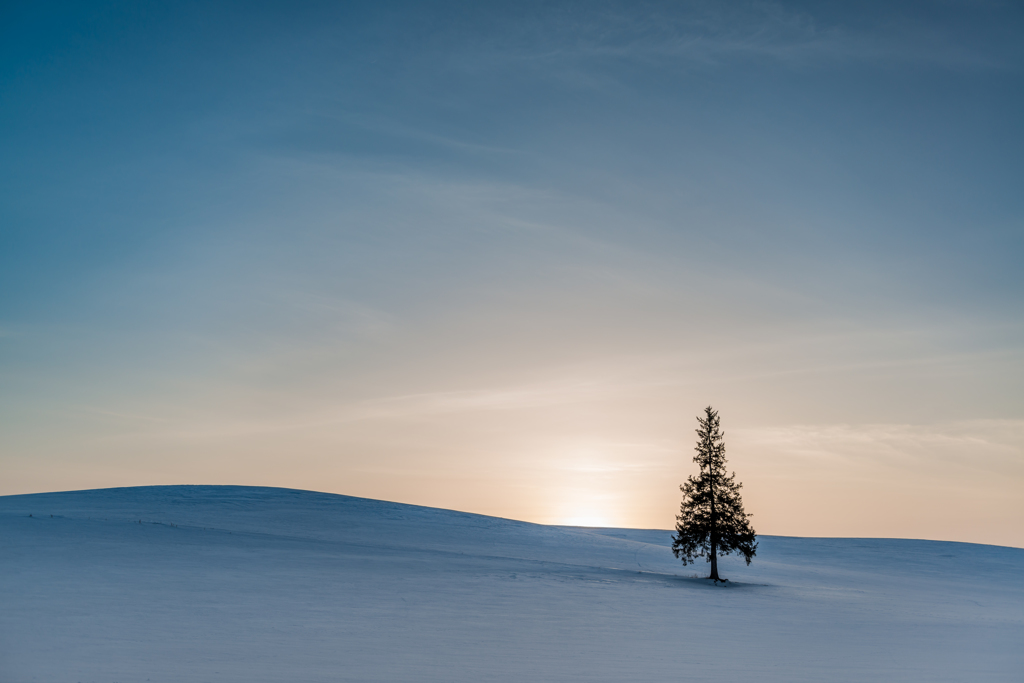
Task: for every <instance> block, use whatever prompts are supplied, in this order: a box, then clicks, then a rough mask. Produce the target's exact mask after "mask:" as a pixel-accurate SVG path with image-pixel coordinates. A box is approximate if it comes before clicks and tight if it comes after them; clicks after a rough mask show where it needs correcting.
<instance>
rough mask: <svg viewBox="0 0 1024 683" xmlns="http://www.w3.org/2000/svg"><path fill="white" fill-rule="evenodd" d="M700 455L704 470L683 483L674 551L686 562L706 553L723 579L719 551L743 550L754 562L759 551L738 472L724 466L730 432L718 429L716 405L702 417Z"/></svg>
mask: <svg viewBox="0 0 1024 683" xmlns="http://www.w3.org/2000/svg"><path fill="white" fill-rule="evenodd" d="M697 421H698V422H699V423H700V428H699V429H698V430H697V446H696V448H694V450H695V451H697V455H696V456H694V458H693V461H694V462H695V463H697V464H698V465H699V466H700V474H699V475H698V476H697V477H696V478H695V477H693V476H692V475H691V476H690V477H688V478H687V480H686V483H685V484H683V485H682V486H680V487H679V489H680V490H681V491H682V492H683V502H682V505H681V506H680V510H679V516H678V517H676V520H678V521H677V523H676V535H675V536H673V537H672V552H673V553H674V554H675V556H676V557H678V558H679V559H681V560H682V561H683V564H684V565H687V564H690V563H691V562H695V561H696V558H698V557H705V558H707V561H708V562H710V563H711V575H710V576H709V577H708V578H709V579H714V580H715V581H716V582H718V581H724V579H722V578H721V577H719V576H718V556H719V555H729V554H730V553H733V552H738V553H741V554H742V555H743V557H744V559H746V561H747V564H750V559H751V558H752V557H754V555H755V554H756V552H757V536H756V534H755V533H754V529H753V527H751V526H750V521H749V518H750V517H751V515H748V514H747V513H746V512H744V511H743V501H742V500H741V499H740V488H741V487H742V486H743V484H737V483H736V481H735V479H736V473H735V472H733V473H732V474H726V471H725V441H724V439H725V435H724V434H722V432H721V430H720V429H719V419H718V411H716V410H712V408H711V406H708V407H707V408H705V409H704V417H700V416H698V417H697Z"/></svg>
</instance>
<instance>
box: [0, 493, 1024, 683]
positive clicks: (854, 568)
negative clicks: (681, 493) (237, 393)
mask: <svg viewBox="0 0 1024 683" xmlns="http://www.w3.org/2000/svg"><path fill="white" fill-rule="evenodd" d="M30 515H31V516H30ZM51 515H52V516H51ZM760 540H761V546H760V549H759V551H758V556H757V558H756V559H755V561H754V564H753V565H751V566H750V567H746V566H744V565H743V564H742V562H741V561H736V560H726V561H725V562H724V563H723V574H724V575H725V576H727V577H729V578H730V579H732V581H731V582H730V583H729V585H728V586H727V587H721V586H717V587H716V586H714V585H711V584H710V583H709V582H707V581H704V580H701V579H697V578H692V577H694V576H695V575H696V574H697V573H698V572H700V573H701V574H703V573H705V572H706V566H704V565H703V564H702V565H698V566H696V567H693V566H690V567H683V566H682V564H681V563H680V562H679V561H678V560H676V559H675V558H674V557H672V554H671V552H670V551H669V545H670V542H671V541H670V532H667V531H653V530H632V529H580V528H569V527H551V526H541V525H536V524H527V523H524V522H516V521H511V520H506V519H497V518H493V517H484V516H480V515H471V514H465V513H460V512H452V511H448V510H438V509H432V508H423V507H416V506H411V505H401V504H396V503H386V502H382V501H376V500H366V499H361V498H351V497H347V496H338V495H332V494H324V493H314V492H309V491H295V490H288V489H274V488H253V487H224V486H170V487H141V488H124V489H105V490H96V491H77V492H67V493H46V494H34V495H25V496H5V497H0V681H4V682H6V683H22V682H26V683H27V682H29V681H47V682H49V683H60V682H63V681H68V682H71V683H76V682H81V683H87V682H97V683H98V682H117V683H132V682H134V681H153V682H154V683H156V682H158V681H189V682H200V681H245V682H246V683H249V682H254V681H395V682H397V681H673V682H675V681H710V680H715V681H722V680H754V681H759V682H760V681H880V680H884V681H896V680H914V681H986V680H988V681H1020V680H1024V550H1022V549H1017V548H1004V547H995V546H982V545H971V544H963V543H941V542H933V541H912V540H910V541H908V540H879V539H816V538H784V537H771V536H764V537H761V539H760Z"/></svg>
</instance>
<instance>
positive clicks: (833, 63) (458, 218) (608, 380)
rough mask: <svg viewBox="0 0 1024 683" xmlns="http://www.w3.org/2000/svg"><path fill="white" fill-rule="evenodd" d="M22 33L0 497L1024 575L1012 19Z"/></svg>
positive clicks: (733, 7)
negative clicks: (905, 540)
mask: <svg viewBox="0 0 1024 683" xmlns="http://www.w3.org/2000/svg"><path fill="white" fill-rule="evenodd" d="M2 12H3V14H2V15H0V158H2V160H3V163H2V164H0V239H2V242H0V245H2V248H0V292H2V296H0V334H2V337H0V372H2V377H3V381H2V384H0V406H2V411H0V415H2V417H0V420H2V421H3V429H2V432H3V434H4V436H2V437H0V458H2V461H3V467H4V470H5V472H6V473H7V474H6V476H5V477H4V483H3V487H4V490H3V491H0V493H19V492H27V491H39V490H52V489H58V488H85V487H93V486H105V485H124V484H154V483H200V482H203V483H250V484H269V485H287V486H295V487H301V488H313V489H321V490H331V491H337V492H342V493H350V494H355V495H367V496H373V497H381V498H389V499H395V500H403V501H405V502H414V503H425V504H432V505H441V506H444V507H456V508H460V509H467V510H473V511H477V512H485V513H490V514H501V515H506V516H515V517H520V518H526V519H533V520H536V521H554V522H557V521H566V520H569V521H573V520H575V521H580V522H587V521H588V520H589V521H596V522H601V523H616V524H624V525H635V526H669V525H671V523H672V515H673V514H674V512H675V507H676V506H677V504H678V500H677V498H678V491H677V490H676V489H675V487H676V485H677V484H678V483H679V482H680V481H682V480H683V479H684V478H685V476H686V474H687V473H688V471H689V469H688V468H689V467H690V463H689V458H690V455H689V448H690V445H691V444H690V442H691V441H692V438H693V437H692V431H691V430H692V428H693V427H694V424H695V421H694V419H693V416H695V415H696V414H697V413H698V411H699V410H700V409H701V408H702V407H703V406H704V405H707V404H708V403H711V404H713V405H714V406H715V407H717V408H719V409H720V410H721V411H722V419H723V426H724V428H725V430H726V433H727V435H729V436H728V441H727V443H730V458H731V461H732V463H733V465H734V466H735V467H736V469H737V471H738V474H739V478H740V479H741V480H743V481H744V482H745V483H746V489H745V490H746V491H747V493H746V496H747V498H748V500H749V501H750V502H749V503H748V507H750V508H752V509H753V511H754V512H755V513H757V514H758V519H761V520H764V521H763V522H762V526H761V527H759V530H761V531H762V532H766V533H792V534H802V533H808V534H809V533H813V534H817V535H876V536H884V535H889V536H892V535H902V536H916V537H931V538H953V539H959V540H983V541H985V542H1004V543H1009V544H1015V545H1021V544H1024V537H1022V536H1020V535H1019V531H1017V532H1014V531H1012V530H1011V528H1010V525H1009V524H1008V522H1000V521H999V520H1008V519H1013V518H1019V516H1020V513H1022V512H1024V510H1022V509H1021V508H1020V505H1021V503H1020V502H1019V501H1018V500H1017V499H1018V498H1019V496H1018V495H1017V494H1016V493H1015V491H1018V492H1019V490H1020V486H1021V485H1022V484H1024V455H1022V448H1024V400H1022V399H1024V394H1022V392H1021V390H1020V387H1021V386H1024V376H1022V375H1024V372H1022V369H1024V365H1022V360H1024V345H1022V342H1024V323H1022V322H1021V321H1024V310H1022V309H1024V305H1022V293H1024V281H1022V280H1024V269H1022V268H1021V267H1020V262H1021V256H1022V254H1024V229H1022V222H1021V218H1022V215H1024V206H1022V202H1024V199H1022V197H1024V193H1022V192H1021V191H1020V181H1021V178H1024V168H1022V165H1024V136H1022V124H1021V122H1022V121H1024V87H1022V86H1024V82H1022V67H1024V54H1022V52H1024V47H1022V44H1021V42H1020V40H1019V36H1020V35H1021V31H1022V29H1024V11H1022V10H1021V8H1020V7H1019V6H1017V5H1015V4H1013V3H996V2H977V3H973V2H963V3H961V2H928V3H807V4H799V3H781V4H779V3H727V4H723V3H687V2H681V3H671V2H661V3H570V2H554V3H516V4H514V5H513V4H508V5H506V6H504V7H501V6H496V5H495V4H494V3H486V4H480V3H366V4H359V3H309V4H295V3H289V4H285V3H280V4H271V3H266V4H261V5H257V4H254V3H245V4H238V5H232V4H228V3H193V4H188V3H180V4H175V5H174V6H173V7H172V6H165V5H160V4H156V3H150V4H147V3H106V4H101V3H89V4H68V5H64V4H59V3H23V4H8V5H6V6H5V8H4V9H3V10H2ZM890 487H893V488H892V490H890ZM960 489H962V490H963V491H965V492H966V494H967V496H968V499H969V500H970V501H973V504H970V505H968V506H967V507H968V508H971V510H972V512H971V513H970V515H968V516H967V517H966V518H963V519H961V518H955V517H954V516H952V515H951V514H949V513H947V512H946V510H948V507H949V506H948V500H949V496H950V495H951V491H956V490H960ZM894 490H899V491H902V492H904V494H901V496H902V499H901V501H895V502H891V503H878V505H877V506H876V509H877V510H878V514H877V519H874V518H871V516H870V515H869V516H867V517H866V516H865V515H864V514H863V511H862V510H861V509H860V508H859V505H860V504H861V503H860V502H858V501H863V500H864V498H865V497H866V498H869V499H877V500H889V499H890V498H891V497H892V495H893V491H894ZM907 491H910V493H909V494H907V493H906V492H907ZM819 499H820V500H819ZM821 504H827V506H828V507H829V508H834V510H832V511H831V512H829V513H828V514H826V515H825V516H824V517H822V516H821V515H822V513H821V512H820V505H821ZM811 510H815V513H814V514H813V515H812V514H810V511H811ZM812 517H813V518H814V519H815V520H820V521H815V522H813V523H812V522H810V521H808V520H809V519H810V518H812ZM893 520H897V521H893ZM957 525H960V526H957ZM993 525H994V526H993ZM981 527H985V528H987V529H989V531H984V532H980V531H978V529H979V528H981ZM1013 533H1016V534H1017V535H1016V536H1013V535H1012V534H1013ZM979 534H980V535H979Z"/></svg>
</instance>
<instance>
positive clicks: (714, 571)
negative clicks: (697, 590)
mask: <svg viewBox="0 0 1024 683" xmlns="http://www.w3.org/2000/svg"><path fill="white" fill-rule="evenodd" d="M708 578H709V579H714V580H715V581H721V580H722V579H720V578H718V539H717V538H715V534H714V532H712V534H711V576H709V577H708Z"/></svg>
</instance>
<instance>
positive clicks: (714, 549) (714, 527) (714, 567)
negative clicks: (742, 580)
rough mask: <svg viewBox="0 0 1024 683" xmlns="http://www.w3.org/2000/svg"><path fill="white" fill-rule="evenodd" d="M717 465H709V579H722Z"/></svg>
mask: <svg viewBox="0 0 1024 683" xmlns="http://www.w3.org/2000/svg"><path fill="white" fill-rule="evenodd" d="M715 474H716V473H715V466H714V465H713V464H710V463H709V465H708V480H709V483H710V489H711V576H709V577H708V578H709V579H714V580H715V581H721V579H720V578H718V511H717V510H716V509H715Z"/></svg>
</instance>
